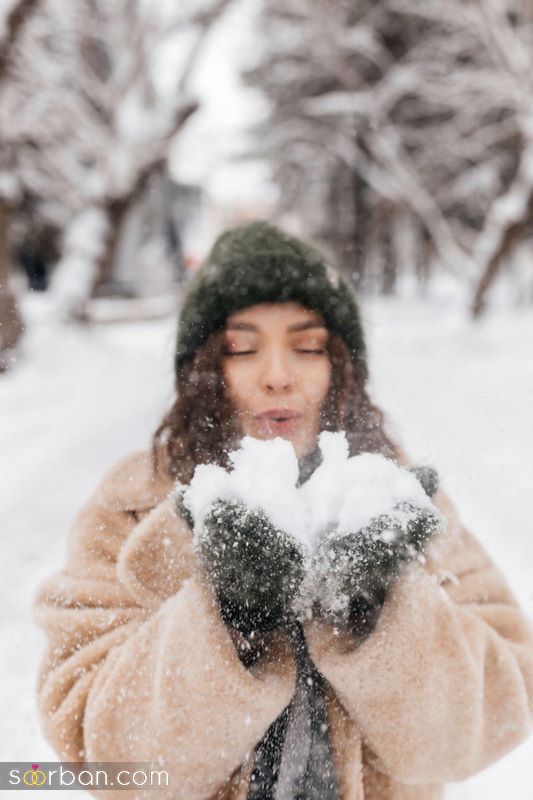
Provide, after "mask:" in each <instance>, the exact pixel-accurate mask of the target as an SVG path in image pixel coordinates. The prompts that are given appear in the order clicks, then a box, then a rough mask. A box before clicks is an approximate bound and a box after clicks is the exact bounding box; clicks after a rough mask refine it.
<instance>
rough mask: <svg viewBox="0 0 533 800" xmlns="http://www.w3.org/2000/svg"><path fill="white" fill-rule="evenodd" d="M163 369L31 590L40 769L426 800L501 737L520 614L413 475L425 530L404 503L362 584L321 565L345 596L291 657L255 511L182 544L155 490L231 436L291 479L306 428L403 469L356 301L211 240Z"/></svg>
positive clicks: (171, 500) (490, 566)
mask: <svg viewBox="0 0 533 800" xmlns="http://www.w3.org/2000/svg"><path fill="white" fill-rule="evenodd" d="M176 375H177V399H176V401H175V403H174V405H173V407H172V408H171V410H170V411H169V413H168V414H167V416H166V417H165V419H164V420H163V422H162V424H161V426H160V427H159V429H158V430H157V432H156V434H155V436H154V441H153V448H152V451H151V452H148V451H147V452H139V453H134V454H132V455H130V456H128V457H126V458H125V459H123V460H122V461H121V462H119V464H117V465H116V466H115V467H114V468H113V469H112V470H111V471H110V472H109V473H108V474H107V475H106V476H105V478H104V480H103V481H102V483H101V485H100V486H99V488H98V489H97V490H96V492H95V494H94V496H93V497H92V498H91V499H90V500H89V502H88V503H87V504H86V505H85V507H84V508H83V509H82V510H81V511H80V513H79V515H78V516H77V518H76V520H75V523H74V527H73V530H72V533H71V538H70V541H69V549H68V556H67V564H66V566H65V568H64V570H63V571H62V572H60V573H58V574H57V575H54V576H52V577H51V578H50V579H49V580H47V581H46V582H45V583H44V584H43V585H42V586H41V587H40V589H39V591H38V593H37V596H36V601H35V608H36V615H37V619H38V621H39V623H40V624H41V625H43V626H44V628H45V629H46V631H47V634H48V637H49V644H48V649H47V652H46V656H45V658H44V661H43V663H42V666H41V671H40V676H39V687H38V691H39V706H40V711H41V716H42V723H43V729H44V732H45V735H46V736H47V738H48V739H49V741H50V742H51V743H52V745H53V746H54V748H55V749H56V751H57V753H58V755H59V756H60V757H61V758H62V759H64V760H68V761H80V762H84V761H89V762H90V761H113V762H122V761H126V762H147V761H153V762H155V763H157V764H158V765H159V766H160V768H163V769H165V770H167V771H168V773H169V778H170V781H169V788H168V789H164V790H160V796H162V797H165V798H190V799H191V800H192V798H215V797H216V798H219V800H221V799H222V798H231V800H235V798H251V797H258V798H261V800H263V798H267V797H272V798H276V799H277V800H281V799H282V798H288V797H301V798H304V797H305V798H310V797H316V798H321V800H330V798H335V797H338V798H343V800H362V798H365V800H400V799H401V800H407V798H417V800H433V799H434V798H441V797H442V796H443V790H444V785H445V783H446V782H448V781H458V780H462V779H465V778H467V777H469V776H470V775H473V774H475V773H476V772H478V771H480V770H482V769H484V768H485V767H486V766H488V765H489V764H491V763H493V762H494V761H496V760H497V759H499V758H501V757H502V756H503V755H505V754H506V753H507V752H509V751H510V750H511V749H512V748H514V747H516V746H517V745H518V744H519V743H521V742H522V741H523V740H524V739H525V738H526V737H527V735H528V734H529V732H530V729H531V715H532V712H531V708H532V705H533V632H532V628H531V625H530V622H529V621H528V620H527V618H526V617H525V616H524V615H523V613H522V612H521V610H520V608H519V607H518V605H517V603H516V601H515V598H514V596H513V595H512V593H511V592H510V590H509V588H508V586H507V585H506V583H505V580H504V579H503V577H502V575H501V573H500V572H499V570H498V568H497V567H496V566H495V565H494V563H493V562H492V561H491V560H490V559H489V557H488V555H487V554H486V553H485V551H484V550H483V548H482V547H481V545H480V544H479V543H478V542H477V540H476V539H475V538H474V537H473V536H472V535H471V534H470V533H469V532H468V531H467V530H466V529H465V528H464V527H463V525H462V524H461V522H460V521H459V519H458V518H457V515H456V513H455V511H454V509H453V507H452V505H451V503H450V501H449V500H448V498H447V497H446V496H445V494H444V493H443V492H442V490H440V489H439V490H438V491H437V492H436V493H435V489H436V485H435V481H434V480H433V481H432V480H431V478H432V477H433V478H434V477H435V476H434V475H433V476H432V475H431V473H430V472H427V471H426V472H425V473H423V472H420V471H419V472H417V473H416V474H417V475H418V476H419V477H420V480H421V481H422V483H423V485H424V489H425V490H426V492H427V494H429V495H432V496H433V502H434V504H435V506H436V508H438V509H439V510H440V511H441V512H442V514H443V515H444V516H445V518H446V522H447V531H446V535H441V536H434V535H433V533H434V530H433V528H432V525H431V519H430V518H429V517H428V516H427V515H426V516H424V514H423V512H422V511H421V510H420V509H415V511H416V514H417V516H416V520H415V523H416V524H415V525H414V527H412V528H410V531H411V533H412V532H413V531H414V532H415V533H416V537H415V538H412V540H411V546H410V548H404V549H403V550H401V549H400V545H401V543H402V537H401V536H400V537H397V538H396V540H395V541H397V542H399V543H400V544H399V545H398V548H397V549H395V548H396V545H395V544H393V545H391V547H390V549H389V550H388V551H387V558H381V556H383V553H382V552H381V554H380V553H379V552H377V551H372V552H371V548H370V549H369V551H368V554H365V556H368V557H367V558H366V560H365V561H364V562H361V563H364V568H365V569H364V571H363V572H362V573H361V574H360V575H359V576H358V580H359V579H360V580H359V582H357V581H356V582H354V580H353V575H352V574H351V572H350V570H349V569H348V570H347V568H346V564H348V565H351V567H354V564H355V563H356V562H355V561H354V560H352V561H350V559H348V561H346V560H344V561H343V560H342V559H336V556H335V554H334V557H333V558H332V559H331V561H330V562H328V568H329V567H330V568H331V570H332V573H335V574H334V575H333V577H335V579H336V580H341V581H343V584H342V585H343V586H344V587H345V588H346V587H348V595H349V604H348V606H347V607H346V608H345V609H344V612H343V613H342V614H340V615H339V614H338V613H337V612H338V609H335V608H334V607H333V606H332V605H331V604H328V600H327V592H324V595H321V594H320V592H319V591H318V590H317V591H318V593H317V601H316V603H315V604H314V606H313V612H312V614H311V615H310V617H308V618H305V619H304V618H302V620H300V627H298V625H296V627H293V633H294V631H296V633H297V634H298V631H299V632H300V634H301V638H300V640H299V642H297V641H296V639H297V636H296V639H295V638H294V636H293V635H289V633H290V628H289V626H288V624H287V619H288V618H289V617H290V614H289V613H288V611H287V608H288V606H289V605H290V603H291V602H292V601H293V600H294V596H295V593H297V591H298V587H299V586H301V582H302V580H304V579H305V576H303V575H302V570H300V571H299V570H298V569H295V567H294V564H295V559H293V555H294V554H293V553H292V552H291V551H290V548H289V549H288V548H287V547H285V544H283V542H282V544H281V545H279V541H280V540H279V539H275V538H274V533H275V532H273V530H272V525H271V524H270V522H269V521H268V520H265V519H264V518H258V517H257V516H254V515H253V514H252V515H250V514H249V513H248V511H249V510H246V513H245V514H244V515H240V516H239V517H237V516H235V515H233V516H232V509H229V511H228V509H226V511H228V513H226V514H225V515H222V516H218V517H216V519H215V518H213V519H212V525H210V526H209V525H208V526H206V530H207V535H206V537H205V538H204V539H203V540H202V541H200V546H199V548H198V547H195V546H193V538H192V535H191V524H192V523H193V520H191V519H190V518H189V515H188V513H187V509H186V507H185V506H184V504H183V502H182V494H181V492H176V491H175V486H176V483H178V484H179V485H181V486H183V485H184V484H185V485H186V484H189V483H190V481H191V479H192V477H193V474H194V470H195V467H196V466H197V465H198V464H203V463H215V464H219V465H221V466H225V467H227V466H229V462H228V454H229V452H230V451H231V450H232V449H234V448H235V447H237V446H238V444H239V441H240V439H241V437H242V436H243V434H247V435H250V436H252V437H255V438H259V439H270V438H272V437H275V436H281V437H283V438H285V439H288V440H289V441H290V442H291V443H292V444H293V446H294V449H295V452H296V454H297V456H298V459H299V465H300V482H301V483H302V484H303V483H304V482H305V481H306V480H307V479H308V478H309V476H310V475H311V474H312V473H313V470H314V469H315V468H316V467H317V464H318V463H319V460H320V453H319V451H318V448H317V437H318V435H319V433H320V432H321V431H340V430H344V431H346V434H347V438H348V440H349V445H350V452H351V454H352V455H356V454H359V453H364V452H375V453H381V454H383V455H385V456H386V457H387V458H389V459H394V460H395V461H397V462H398V463H400V464H403V465H407V464H408V459H407V457H406V456H405V455H404V454H403V453H401V451H400V450H399V448H398V447H397V446H396V445H395V444H394V443H393V442H392V441H391V440H390V438H389V437H388V436H387V434H386V432H385V430H384V421H383V415H382V413H381V412H380V411H379V409H378V408H376V406H374V405H373V404H372V403H371V401H370V399H369V397H368V394H367V391H366V380H367V366H366V355H365V347H364V339H363V333H362V328H361V322H360V317H359V312H358V308H357V305H356V302H355V299H354V298H353V296H352V294H351V292H350V291H349V289H348V288H347V286H346V284H345V283H344V282H343V281H342V280H341V279H340V278H339V276H338V275H337V274H336V273H335V272H334V271H333V270H331V268H329V267H328V266H327V265H326V264H325V262H324V260H323V259H322V257H321V256H320V255H319V254H318V253H316V252H315V251H314V250H312V249H311V248H309V247H307V246H306V245H304V244H303V243H302V242H300V241H299V240H297V239H294V238H292V237H289V236H287V235H285V234H284V233H282V232H281V231H279V230H278V229H276V228H274V227H273V226H270V225H267V224H265V223H254V224H251V225H247V226H243V227H241V228H237V229H235V230H232V231H228V232H226V233H225V234H223V235H222V236H221V237H220V238H219V240H218V241H217V242H216V243H215V246H214V248H213V250H212V251H211V253H210V255H209V257H208V259H207V260H206V262H205V264H204V265H203V266H202V268H201V270H200V271H199V274H198V276H197V277H196V279H195V280H194V281H193V283H192V285H191V287H190V290H189V293H188V296H187V298H186V300H185V303H184V307H183V309H182V314H181V321H180V328H179V334H178V342H177V351H176ZM428 478H429V480H428ZM432 483H433V485H431V484H432ZM243 519H244V520H245V522H244V531H245V533H246V536H244V537H243V536H242V535H241V534H242V533H243V527H242V524H241V523H242V520H243ZM375 522H376V525H375V528H376V526H377V528H376V529H377V530H382V528H383V526H381V528H380V525H381V523H382V519H381V517H380V518H378V519H377V520H376V521H375ZM389 522H390V520H389ZM370 527H371V526H370ZM359 533H360V532H359ZM274 541H275V545H274V546H273V545H272V543H273V542H274ZM348 541H350V540H348ZM352 541H353V543H354V544H355V542H361V541H367V542H370V541H371V540H370V538H367V539H366V540H365V539H364V538H363V539H361V537H360V536H359V538H356V539H353V540H352ZM413 542H414V545H413ZM228 543H229V544H230V545H231V547H230V548H228V547H227V546H226V545H227V544H228ZM263 544H265V545H266V546H265V547H264V549H263V550H262V551H261V552H260V553H258V547H259V545H261V547H262V546H263ZM422 547H424V553H422ZM232 548H235V552H236V553H237V560H238V562H239V564H238V566H239V568H238V569H235V563H233V565H232V564H230V563H229V562H228V560H227V558H226V556H227V553H228V552H230V553H231V552H233V550H232ZM254 548H255V549H254ZM224 554H226V556H225V555H224ZM406 554H407V555H406ZM241 558H242V561H241V560H239V559H241ZM224 559H226V560H224ZM357 563H359V562H357ZM300 566H301V565H300ZM351 567H350V569H351ZM335 571H336V572H335ZM228 575H231V576H232V581H231V582H229V581H228ZM265 576H268V581H264V580H263V578H264V577H265ZM289 578H290V580H289ZM330 579H332V575H331V574H330V573H329V572H326V574H323V575H322V576H321V580H322V581H323V586H324V587H325V588H327V585H328V581H329V580H330ZM365 580H366V584H364V581H365ZM263 583H264V584H265V585H266V586H267V592H266V593H265V592H262V593H261V592H260V591H259V588H258V585H259V584H261V586H263ZM318 584H320V581H318V582H317V585H318ZM320 585H322V584H320ZM363 585H366V586H367V589H368V591H365V592H362V591H358V589H357V587H359V588H360V587H361V586H363ZM318 588H320V586H318ZM261 591H262V590H261ZM350 592H351V594H350ZM324 597H326V599H324ZM302 676H303V677H304V678H305V680H302ZM317 719H318V721H319V724H318V725H317ZM304 750H305V752H304ZM302 765H303V771H302ZM321 778H324V779H323V780H322V781H321ZM106 796H107V797H109V798H113V797H114V794H113V792H112V791H111V792H110V793H109V794H108V795H106ZM127 796H128V793H127V792H126V793H124V792H120V794H118V793H117V797H127ZM129 796H132V797H145V796H146V797H148V791H146V792H144V791H143V790H136V791H132V792H131V793H130V795H129Z"/></svg>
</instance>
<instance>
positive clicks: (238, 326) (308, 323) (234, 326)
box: [226, 320, 326, 333]
mask: <svg viewBox="0 0 533 800" xmlns="http://www.w3.org/2000/svg"><path fill="white" fill-rule="evenodd" d="M325 327H326V326H325V325H324V323H323V322H315V321H313V320H305V321H304V322H295V323H294V325H290V326H289V331H290V332H291V333H295V332H297V331H308V330H311V329H312V328H324V329H325ZM226 330H229V331H252V332H255V333H257V331H258V330H259V329H258V328H257V326H256V325H252V324H251V323H250V322H228V323H227V325H226Z"/></svg>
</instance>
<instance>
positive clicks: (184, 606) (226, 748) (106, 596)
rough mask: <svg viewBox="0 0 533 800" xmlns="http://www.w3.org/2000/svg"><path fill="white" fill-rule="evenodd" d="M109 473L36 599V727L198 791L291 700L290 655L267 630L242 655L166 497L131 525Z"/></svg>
mask: <svg viewBox="0 0 533 800" xmlns="http://www.w3.org/2000/svg"><path fill="white" fill-rule="evenodd" d="M110 484H113V481H111V482H110V481H109V480H108V481H107V482H104V484H103V485H102V486H101V487H100V489H99V490H98V491H97V493H96V495H95V497H94V498H93V499H92V501H91V502H90V503H89V504H88V505H87V506H86V507H85V508H84V509H83V510H82V512H80V514H79V515H78V517H77V519H76V522H75V524H74V528H73V531H72V533H71V538H70V541H69V555H68V558H67V563H66V566H65V568H64V569H63V570H62V571H61V572H59V573H57V574H55V575H53V576H51V577H50V578H49V579H47V580H46V581H44V582H43V583H42V585H41V586H40V587H39V589H38V591H37V592H36V595H35V598H34V610H35V615H36V619H37V621H38V623H39V624H40V625H41V626H42V627H43V628H44V629H45V632H46V634H47V638H48V643H47V649H46V652H45V655H44V659H43V661H42V664H41V668H40V672H39V678H38V704H39V710H40V716H41V720H42V726H43V730H44V734H45V736H46V738H47V739H48V740H49V742H50V743H51V744H52V746H53V747H54V749H55V750H56V752H57V753H58V755H59V756H60V757H61V759H63V760H67V761H76V762H83V761H107V762H110V761H114V762H155V763H156V764H157V765H158V767H159V768H160V769H165V770H167V771H168V773H169V787H170V788H169V794H168V797H172V798H187V800H194V798H205V797H208V796H210V795H212V794H213V792H215V791H216V790H218V789H219V788H220V787H222V786H224V785H225V784H226V783H227V782H228V780H229V779H230V777H231V775H232V774H233V773H234V772H235V771H236V770H237V769H238V768H239V767H240V766H241V765H242V764H243V762H244V761H245V759H246V756H247V755H249V752H250V751H251V750H252V749H253V748H254V746H255V744H256V743H257V742H258V741H259V739H260V738H261V736H262V735H263V734H264V732H265V730H266V729H267V728H268V726H269V725H270V724H271V723H272V722H273V721H274V719H275V718H276V717H277V716H278V714H280V713H281V711H282V710H283V709H284V707H285V706H286V705H287V704H288V703H289V702H290V699H291V696H292V693H293V690H294V680H295V668H294V663H293V660H292V656H291V655H290V651H289V648H288V646H287V645H286V644H285V642H284V640H283V639H281V638H276V637H273V639H272V642H271V644H270V648H269V650H268V652H267V654H266V655H265V657H264V658H262V659H261V661H260V662H258V663H257V664H256V665H254V666H253V667H251V668H250V669H247V668H246V667H245V666H243V664H242V663H241V661H240V659H239V657H238V655H237V652H236V649H235V646H234V644H233V641H232V638H231V636H230V634H229V633H228V631H227V629H226V626H225V625H224V623H223V621H222V619H221V617H220V614H219V611H218V606H217V604H216V600H215V597H214V593H213V592H212V590H211V588H210V586H209V585H208V583H207V581H205V580H204V578H203V576H202V574H201V572H200V570H199V568H198V569H195V568H194V560H193V559H192V558H191V552H190V551H189V550H188V549H187V545H186V544H184V541H186V540H185V537H184V531H185V532H187V531H188V529H187V528H186V526H185V523H184V522H183V520H180V519H179V518H178V517H177V516H176V515H175V513H174V511H173V508H172V504H171V502H170V499H169V498H167V499H166V500H164V501H163V502H161V503H160V504H159V505H158V506H157V507H156V508H155V509H153V510H152V511H150V512H149V513H148V514H147V515H146V516H145V517H144V519H143V520H142V521H140V522H137V523H136V524H135V523H134V524H133V526H132V524H131V514H130V515H128V512H126V511H124V510H123V509H122V508H120V507H119V506H120V504H117V501H116V497H114V496H113V491H112V490H111V489H110ZM187 538H188V539H189V540H190V537H187ZM95 794H97V795H98V794H99V793H98V792H95ZM128 794H129V792H128V791H126V792H124V791H120V792H117V793H116V795H115V793H114V792H113V791H108V792H106V797H108V798H109V800H112V798H113V797H114V796H116V797H117V800H125V798H127V796H128ZM160 795H161V797H166V796H167V794H166V793H165V791H164V790H163V791H160ZM144 796H145V795H144V794H143V793H142V792H139V790H136V792H135V797H136V798H139V797H144ZM146 796H147V797H148V796H149V790H147V793H146Z"/></svg>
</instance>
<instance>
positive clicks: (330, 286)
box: [175, 222, 367, 377]
mask: <svg viewBox="0 0 533 800" xmlns="http://www.w3.org/2000/svg"><path fill="white" fill-rule="evenodd" d="M283 302H295V303H300V304H301V305H302V306H305V307H306V308H309V309H311V310H312V311H315V312H317V313H318V314H320V315H321V316H322V318H323V320H324V322H325V324H326V326H327V327H328V328H329V329H330V330H332V331H336V332H337V333H338V334H340V335H341V336H342V338H343V339H344V341H345V342H346V344H347V345H348V348H349V350H350V353H351V356H352V358H353V360H354V362H355V363H356V364H357V366H358V367H359V370H360V371H362V372H363V374H364V376H365V377H366V376H367V364H366V350H365V343H364V336H363V329H362V324H361V319H360V314H359V309H358V305H357V301H356V298H355V296H354V293H353V292H352V290H351V289H350V287H349V286H348V284H347V283H346V281H345V280H343V278H342V277H341V276H340V275H339V274H338V273H337V272H336V271H335V270H333V269H332V268H331V267H330V266H329V264H327V263H326V260H325V259H324V257H323V256H322V255H321V254H320V253H319V252H318V251H317V250H315V249H314V248H312V247H310V246H309V245H307V244H305V243H304V242H302V241H301V240H300V239H297V238H295V237H293V236H289V235H288V234H286V233H284V232H283V231H281V230H280V229H279V228H276V227H275V226H274V225H270V224H269V223H267V222H252V223H250V224H246V225H241V226H239V227H237V228H233V229H230V230H227V231H225V232H224V233H222V234H221V235H220V236H219V237H218V239H217V240H216V242H215V244H214V245H213V247H212V249H211V252H210V253H209V255H208V256H207V258H206V259H205V261H204V263H203V264H202V265H201V267H200V268H199V270H198V272H197V273H196V275H195V276H194V277H193V279H192V280H191V283H190V284H189V287H188V290H187V293H186V296H185V298H184V301H183V306H182V309H181V317H180V323H179V328H178V339H177V347H176V363H175V366H176V372H177V374H178V375H179V374H180V372H181V370H182V368H183V367H184V365H185V364H186V363H187V362H188V361H190V359H191V358H192V357H193V356H194V354H195V353H196V351H197V350H198V349H199V348H200V347H201V346H202V345H203V344H205V342H206V340H207V338H208V336H209V335H210V334H211V333H212V332H213V331H216V330H219V329H220V328H223V327H224V324H225V322H226V319H227V318H228V317H229V316H230V315H231V314H233V313H234V312H235V311H239V310H241V309H243V308H246V307H248V306H253V305H256V304H258V303H283Z"/></svg>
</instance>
